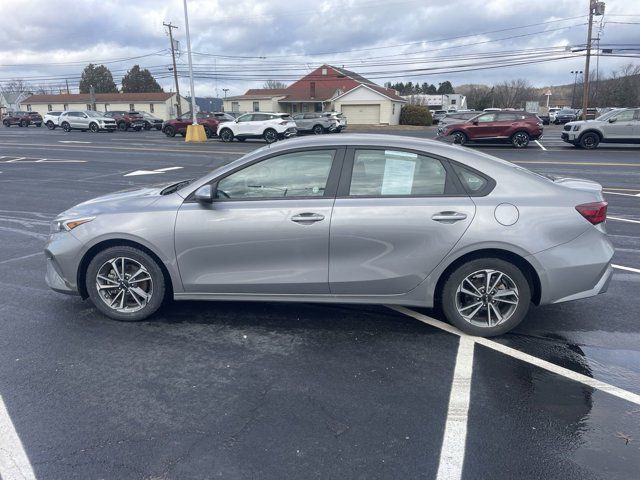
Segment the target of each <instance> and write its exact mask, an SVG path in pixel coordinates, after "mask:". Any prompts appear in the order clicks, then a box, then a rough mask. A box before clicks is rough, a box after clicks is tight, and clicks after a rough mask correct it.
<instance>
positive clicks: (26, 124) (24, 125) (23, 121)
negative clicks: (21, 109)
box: [20, 120, 29, 127]
mask: <svg viewBox="0 0 640 480" xmlns="http://www.w3.org/2000/svg"><path fill="white" fill-rule="evenodd" d="M20 126H21V127H28V126H29V122H27V121H26V120H21V121H20Z"/></svg>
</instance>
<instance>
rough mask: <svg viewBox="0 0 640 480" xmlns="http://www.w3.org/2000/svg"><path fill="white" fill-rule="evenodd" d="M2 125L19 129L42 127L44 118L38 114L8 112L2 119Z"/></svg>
mask: <svg viewBox="0 0 640 480" xmlns="http://www.w3.org/2000/svg"><path fill="white" fill-rule="evenodd" d="M2 124H3V125H4V126H5V127H10V126H11V125H18V126H19V127H28V126H29V125H35V126H36V127H41V126H42V116H41V115H40V114H39V113H37V112H24V111H20V110H18V111H15V112H8V113H7V114H6V115H5V117H4V118H3V119H2Z"/></svg>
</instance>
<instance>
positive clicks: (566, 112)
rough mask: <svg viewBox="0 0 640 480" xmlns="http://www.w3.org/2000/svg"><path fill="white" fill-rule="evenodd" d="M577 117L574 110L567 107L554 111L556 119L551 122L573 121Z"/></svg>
mask: <svg viewBox="0 0 640 480" xmlns="http://www.w3.org/2000/svg"><path fill="white" fill-rule="evenodd" d="M577 118H578V117H577V115H576V111H575V110H571V109H568V108H567V109H563V110H560V111H559V112H556V119H555V120H554V122H553V123H555V124H556V125H560V124H563V123H567V122H573V121H574V120H577Z"/></svg>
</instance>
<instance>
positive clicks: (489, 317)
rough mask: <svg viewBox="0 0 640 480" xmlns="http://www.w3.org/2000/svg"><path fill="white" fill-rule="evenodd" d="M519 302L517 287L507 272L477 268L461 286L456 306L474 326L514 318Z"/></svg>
mask: <svg viewBox="0 0 640 480" xmlns="http://www.w3.org/2000/svg"><path fill="white" fill-rule="evenodd" d="M519 302H520V296H519V293H518V287H517V286H516V284H515V282H514V281H513V280H512V279H511V277H509V276H508V275H507V274H505V273H504V272H500V271H498V270H490V269H485V270H478V271H476V272H473V273H472V274H470V275H468V276H466V277H465V278H464V280H462V282H461V283H460V285H459V286H458V289H457V291H456V296H455V306H456V309H457V310H458V313H459V314H460V315H461V316H462V318H464V320H466V321H467V322H469V323H470V324H472V325H475V326H479V327H495V326H497V325H501V324H502V323H504V322H506V321H507V320H509V318H511V316H512V315H513V314H514V312H515V311H516V309H517V308H518V304H519Z"/></svg>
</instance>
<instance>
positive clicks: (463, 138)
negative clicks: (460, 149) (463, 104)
mask: <svg viewBox="0 0 640 480" xmlns="http://www.w3.org/2000/svg"><path fill="white" fill-rule="evenodd" d="M451 137H452V138H453V143H455V144H456V145H464V144H465V143H467V142H468V141H469V137H467V134H466V133H464V132H461V131H460V130H456V131H455V132H452V133H451Z"/></svg>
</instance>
